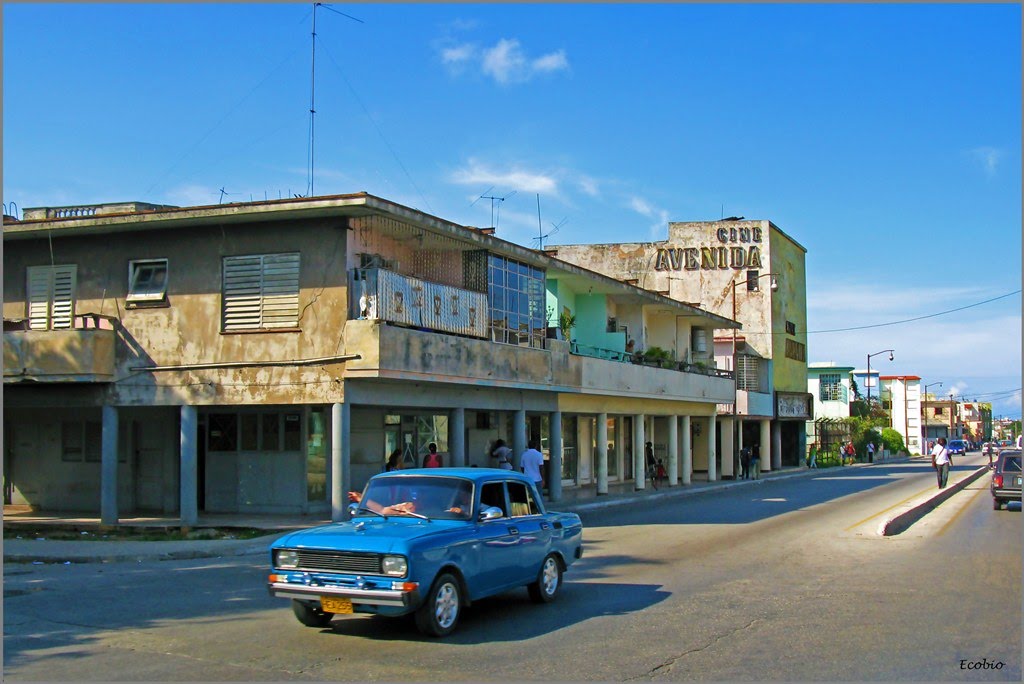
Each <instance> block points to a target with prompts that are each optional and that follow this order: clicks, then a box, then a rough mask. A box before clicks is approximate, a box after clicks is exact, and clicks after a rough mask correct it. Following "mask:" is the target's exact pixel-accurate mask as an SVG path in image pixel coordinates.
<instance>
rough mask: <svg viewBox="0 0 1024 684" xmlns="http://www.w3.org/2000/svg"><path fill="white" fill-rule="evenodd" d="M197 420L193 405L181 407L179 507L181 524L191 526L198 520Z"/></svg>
mask: <svg viewBox="0 0 1024 684" xmlns="http://www.w3.org/2000/svg"><path fill="white" fill-rule="evenodd" d="M198 425H199V420H198V417H197V412H196V407H195V406H182V407H181V436H180V440H181V474H180V476H179V478H178V481H179V482H180V494H179V509H180V512H181V526H182V527H192V526H194V525H195V524H196V523H198V522H199V500H198V498H197V497H198V496H199V461H198V458H197V453H198V452H197V438H198V434H199V432H198Z"/></svg>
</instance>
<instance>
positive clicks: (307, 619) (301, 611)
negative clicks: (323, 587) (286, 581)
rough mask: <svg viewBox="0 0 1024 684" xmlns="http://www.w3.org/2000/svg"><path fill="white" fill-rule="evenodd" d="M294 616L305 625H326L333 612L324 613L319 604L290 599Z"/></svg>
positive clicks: (329, 621) (329, 622)
mask: <svg viewBox="0 0 1024 684" xmlns="http://www.w3.org/2000/svg"><path fill="white" fill-rule="evenodd" d="M292 612H293V613H295V618H296V619H297V620H298V621H299V622H301V623H302V624H304V625H306V626H307V627H326V626H327V625H329V624H331V618H333V617H334V613H325V612H324V611H323V610H322V609H321V608H320V607H319V606H317V605H315V604H312V603H306V602H304V601H298V600H296V599H292Z"/></svg>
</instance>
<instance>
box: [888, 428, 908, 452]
mask: <svg viewBox="0 0 1024 684" xmlns="http://www.w3.org/2000/svg"><path fill="white" fill-rule="evenodd" d="M882 446H883V447H884V448H885V449H888V450H889V451H890V452H891V453H893V454H898V453H899V452H901V451H905V450H906V445H904V444H903V435H901V434H900V433H898V432H896V431H895V430H893V429H892V428H885V429H884V430H882Z"/></svg>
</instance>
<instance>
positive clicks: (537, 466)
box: [519, 442, 544, 495]
mask: <svg viewBox="0 0 1024 684" xmlns="http://www.w3.org/2000/svg"><path fill="white" fill-rule="evenodd" d="M519 463H520V465H521V466H522V469H523V474H525V475H526V477H528V478H530V479H531V480H533V483H534V484H535V485H537V493H538V494H541V495H543V492H544V473H543V471H542V470H541V468H543V467H544V454H542V453H541V452H540V451H539V450H538V449H537V443H536V442H530V448H529V449H527V450H526V451H524V452H523V455H522V457H521V458H520V460H519Z"/></svg>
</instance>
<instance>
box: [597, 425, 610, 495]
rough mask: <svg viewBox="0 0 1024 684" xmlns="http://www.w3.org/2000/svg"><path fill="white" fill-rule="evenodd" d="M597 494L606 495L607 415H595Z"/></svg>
mask: <svg viewBox="0 0 1024 684" xmlns="http://www.w3.org/2000/svg"><path fill="white" fill-rule="evenodd" d="M597 493H598V494H607V493H608V414H607V413H598V414H597Z"/></svg>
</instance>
